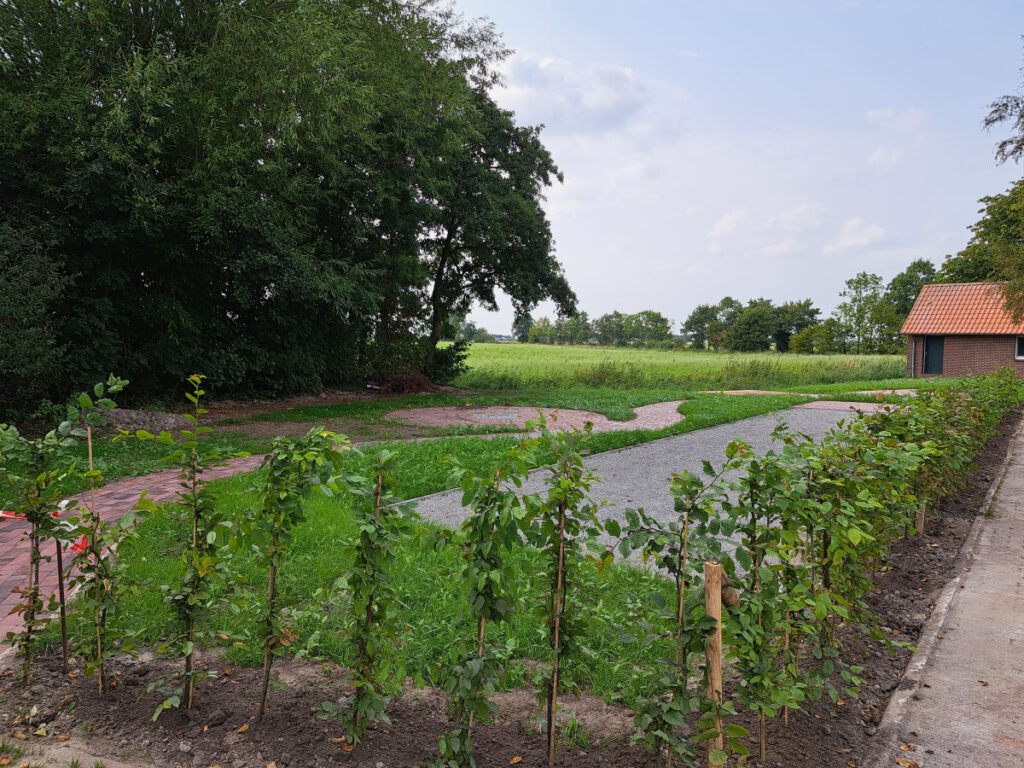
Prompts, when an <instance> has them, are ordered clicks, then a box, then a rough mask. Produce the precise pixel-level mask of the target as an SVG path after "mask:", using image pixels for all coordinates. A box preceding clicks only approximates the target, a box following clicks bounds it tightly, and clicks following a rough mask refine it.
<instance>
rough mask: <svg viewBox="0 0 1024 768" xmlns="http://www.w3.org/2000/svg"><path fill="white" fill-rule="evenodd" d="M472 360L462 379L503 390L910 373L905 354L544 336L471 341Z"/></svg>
mask: <svg viewBox="0 0 1024 768" xmlns="http://www.w3.org/2000/svg"><path fill="white" fill-rule="evenodd" d="M469 367H470V368H469V371H468V372H466V373H465V374H463V375H462V376H460V377H459V379H458V380H457V381H456V382H455V383H456V384H457V385H459V386H463V387H470V388H475V389H505V390H508V389H527V388H543V387H608V388H644V387H669V386H681V387H685V388H688V389H770V388H781V387H795V386H800V385H807V384H835V383H839V382H844V381H860V380H873V379H892V378H897V377H900V376H903V375H905V362H904V359H903V357H902V356H900V355H794V354H777V353H764V354H727V353H718V352H693V351H661V350H651V349H631V348H609V347H561V346H543V345H539V344H474V345H473V346H472V348H471V349H470V356H469Z"/></svg>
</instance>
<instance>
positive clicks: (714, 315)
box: [682, 304, 718, 349]
mask: <svg viewBox="0 0 1024 768" xmlns="http://www.w3.org/2000/svg"><path fill="white" fill-rule="evenodd" d="M717 322H718V305H716V304H698V305H697V306H696V307H694V309H693V311H692V312H691V313H690V315H689V316H688V317H687V318H686V320H685V321H684V322H683V327H682V330H683V332H684V333H686V334H687V335H688V336H689V337H690V344H692V345H693V346H694V347H697V348H698V349H706V348H707V346H708V342H709V341H710V339H711V329H712V327H713V326H714V325H715V323H717Z"/></svg>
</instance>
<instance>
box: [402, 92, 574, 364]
mask: <svg viewBox="0 0 1024 768" xmlns="http://www.w3.org/2000/svg"><path fill="white" fill-rule="evenodd" d="M465 109H467V110H469V111H470V116H469V119H461V120H459V121H458V123H456V124H455V125H454V126H451V130H452V132H453V135H452V136H450V137H446V138H445V140H444V143H445V145H446V146H445V147H444V148H443V149H442V154H440V155H439V157H438V161H437V170H436V172H435V173H433V174H431V176H430V178H431V186H430V187H429V188H428V189H427V190H425V198H426V200H427V204H428V208H429V210H430V217H431V221H432V224H433V226H431V227H429V228H428V229H427V231H426V233H425V235H424V237H423V241H422V247H423V254H424V260H425V266H426V268H427V270H428V274H429V278H430V283H431V285H430V299H429V306H430V321H429V323H430V327H429V337H428V340H427V350H426V359H427V364H428V365H429V364H430V362H431V360H432V359H433V356H434V353H435V349H436V347H437V342H438V341H439V340H440V338H441V337H440V330H441V328H442V326H443V324H444V319H445V317H447V316H448V314H450V313H452V312H459V311H464V310H465V309H467V308H468V306H469V305H471V304H472V303H473V302H479V303H480V304H482V305H483V306H485V307H487V308H489V309H497V304H496V290H497V289H499V288H500V289H501V290H503V291H504V292H505V293H507V294H508V295H509V296H511V297H512V302H513V305H514V306H515V309H516V312H518V313H523V312H527V311H529V310H530V309H531V308H532V307H533V306H535V305H536V304H537V303H538V302H540V301H541V300H543V299H549V298H550V299H553V300H554V301H555V303H556V304H557V305H558V307H559V309H560V310H561V311H562V312H563V313H564V314H572V313H573V312H574V311H575V308H576V297H575V295H574V294H573V292H572V291H571V290H570V288H569V284H568V282H567V281H566V280H565V276H564V275H563V273H562V267H561V265H560V264H559V263H558V261H557V260H556V259H555V257H554V252H553V246H552V240H551V228H550V226H549V224H548V220H547V216H546V214H545V213H544V209H543V207H542V205H541V203H542V200H543V192H544V189H545V188H546V187H548V186H549V185H550V184H551V183H552V182H553V181H554V180H556V179H557V180H561V178H562V176H561V173H560V171H559V170H558V168H557V167H556V166H555V164H554V161H553V160H552V159H551V155H550V154H549V153H548V151H547V149H545V148H544V145H543V144H542V143H541V141H540V131H539V129H537V128H530V127H521V126H518V125H516V124H515V121H514V119H513V115H512V113H511V112H508V111H506V110H503V109H501V108H500V107H498V106H497V105H496V104H495V103H494V101H493V100H492V99H491V98H490V96H488V95H487V93H486V92H485V91H483V90H478V91H475V92H474V94H473V98H472V99H471V100H470V102H469V103H467V104H466V105H465Z"/></svg>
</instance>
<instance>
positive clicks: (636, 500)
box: [416, 403, 856, 526]
mask: <svg viewBox="0 0 1024 768" xmlns="http://www.w3.org/2000/svg"><path fill="white" fill-rule="evenodd" d="M850 405H856V404H847V403H843V404H835V405H834V407H833V408H828V409H826V408H817V409H811V408H792V409H790V410H787V411H782V412H778V413H769V414H766V415H764V416H754V417H752V418H749V419H743V420H741V421H734V422H732V423H730V424H722V425H719V426H717V427H708V428H707V429H699V430H695V431H693V432H687V433H686V434H684V435H677V436H676V437H667V438H665V439H663V440H656V441H654V442H651V443H644V444H643V445H637V446H633V447H631V448H623V449H621V450H618V451H609V452H607V453H599V454H596V455H594V456H591V457H589V458H588V459H587V460H586V463H587V466H588V467H589V468H590V469H592V470H594V471H595V472H596V473H597V475H598V477H599V480H598V482H596V483H595V484H594V487H593V489H592V490H593V495H594V497H595V498H598V499H604V500H606V501H607V502H608V506H607V507H606V509H605V510H604V515H605V516H611V515H614V516H615V517H618V518H620V519H621V518H622V513H623V510H624V509H625V508H626V507H643V508H644V509H645V510H646V511H647V512H648V513H650V514H654V515H657V516H658V517H661V518H664V519H669V518H672V517H674V513H673V510H672V497H671V496H670V495H669V490H668V489H669V478H670V476H671V475H672V473H673V472H679V471H680V470H683V469H689V470H690V471H692V472H697V473H699V472H700V471H701V462H702V461H703V460H704V459H707V460H709V461H711V462H712V463H713V464H715V465H716V466H717V465H718V464H719V463H721V460H722V459H723V458H724V456H725V447H726V446H727V445H728V444H729V443H730V442H731V441H732V440H734V439H735V438H740V439H742V440H745V441H746V442H748V443H750V444H751V445H752V446H753V448H754V450H756V451H757V452H759V453H763V452H765V451H767V450H768V449H769V448H770V447H771V444H772V440H771V433H772V431H773V430H774V429H775V428H776V427H777V426H778V424H779V422H780V421H785V422H786V423H787V424H789V426H790V428H791V429H792V430H794V431H796V432H803V433H805V434H808V435H811V436H812V437H815V438H819V437H821V436H822V435H824V434H825V433H826V432H828V430H830V429H831V428H832V427H834V426H835V425H836V423H837V422H839V421H840V420H841V419H844V418H846V419H849V418H850V417H851V412H850V410H849V406H850ZM543 486H544V473H543V472H540V471H538V472H533V473H531V475H530V479H529V480H528V481H527V482H526V483H525V485H524V490H525V491H526V492H528V493H530V492H535V491H539V490H541V489H542V488H543ZM460 501H461V491H457V490H456V491H445V492H443V493H435V494H431V495H430V496H424V497H422V498H420V499H417V500H416V509H417V511H418V512H419V513H420V515H422V516H423V517H424V518H425V519H428V520H432V521H434V522H437V523H441V524H443V525H447V526H456V525H458V524H459V523H460V522H461V521H462V519H463V517H464V512H463V509H462V506H461V504H460Z"/></svg>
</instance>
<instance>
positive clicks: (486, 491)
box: [438, 440, 537, 768]
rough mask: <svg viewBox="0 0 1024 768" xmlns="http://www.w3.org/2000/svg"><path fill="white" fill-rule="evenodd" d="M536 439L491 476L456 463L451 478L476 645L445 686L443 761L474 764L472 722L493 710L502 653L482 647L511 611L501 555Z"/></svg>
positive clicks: (525, 503) (531, 502)
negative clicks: (458, 492) (461, 517)
mask: <svg viewBox="0 0 1024 768" xmlns="http://www.w3.org/2000/svg"><path fill="white" fill-rule="evenodd" d="M535 447H536V440H525V441H523V442H521V443H520V444H519V445H517V446H516V447H515V448H513V449H511V450H510V451H509V452H508V453H507V454H506V455H505V457H504V460H503V461H502V463H501V464H500V465H499V466H498V467H497V469H495V470H494V472H493V473H492V474H491V475H489V476H486V475H479V474H477V473H474V472H472V471H470V470H468V469H466V468H464V467H462V466H460V465H458V464H456V470H455V472H454V473H453V475H452V478H453V479H454V480H455V481H456V482H457V484H458V485H459V487H460V488H461V489H462V506H463V507H466V508H468V510H469V514H468V516H467V517H466V520H465V522H463V524H462V526H461V529H460V534H461V537H462V542H463V544H462V547H463V565H462V580H463V583H465V584H466V585H467V588H468V598H469V604H470V612H471V614H472V615H473V617H474V618H475V627H474V629H475V643H474V649H473V650H472V651H471V652H470V653H468V654H465V655H464V656H463V657H462V658H460V659H458V661H456V663H455V665H454V668H453V669H452V673H451V675H450V677H449V685H448V686H447V690H448V694H449V699H450V708H451V711H452V714H453V716H454V718H455V721H456V726H455V728H454V729H453V730H452V731H450V732H449V733H448V734H446V735H444V736H442V737H441V738H440V739H439V740H438V750H439V751H440V753H441V758H442V761H443V762H442V765H444V766H446V767H450V768H462V767H464V766H472V765H474V762H473V736H472V729H473V721H474V719H476V718H481V719H485V718H488V717H490V716H491V715H492V714H493V706H492V703H491V700H490V693H491V692H492V690H493V687H494V680H495V677H496V673H497V665H498V663H499V662H500V660H501V655H500V654H498V653H495V652H493V651H491V650H490V649H488V648H487V646H486V639H485V638H486V631H487V625H488V623H493V622H502V621H504V620H505V619H506V618H507V617H508V615H509V614H510V613H511V612H512V610H513V604H512V596H511V595H510V594H509V582H510V580H511V579H510V578H509V574H508V573H507V568H506V563H505V555H506V554H507V552H508V551H509V550H510V549H512V548H513V547H514V546H516V545H517V544H518V543H519V542H520V527H521V525H522V521H523V520H524V519H525V517H526V514H527V511H528V509H530V508H532V507H535V506H536V503H537V497H536V496H525V497H522V496H520V494H519V492H518V489H519V488H520V487H521V486H522V483H523V480H524V479H525V478H526V476H527V475H528V473H529V470H530V458H531V456H532V452H533V450H534V448H535Z"/></svg>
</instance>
